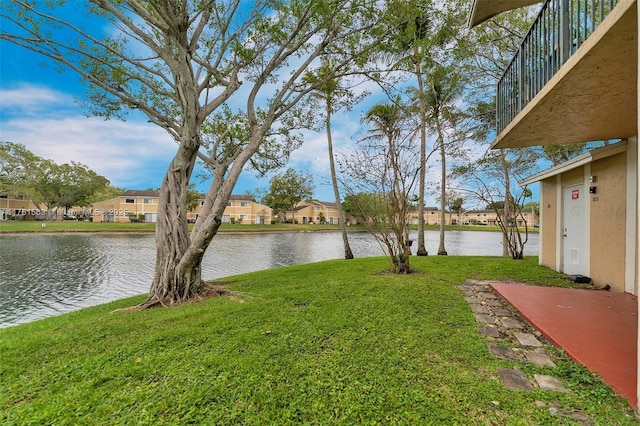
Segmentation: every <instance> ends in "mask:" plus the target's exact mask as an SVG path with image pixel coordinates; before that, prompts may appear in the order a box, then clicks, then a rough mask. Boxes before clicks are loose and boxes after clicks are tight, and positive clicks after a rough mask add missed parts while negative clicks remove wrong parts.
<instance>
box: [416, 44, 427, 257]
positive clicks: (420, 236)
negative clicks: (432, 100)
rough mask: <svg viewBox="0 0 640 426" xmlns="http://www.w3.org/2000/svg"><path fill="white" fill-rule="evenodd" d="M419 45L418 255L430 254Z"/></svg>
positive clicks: (417, 72) (425, 134)
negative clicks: (426, 208)
mask: <svg viewBox="0 0 640 426" xmlns="http://www.w3.org/2000/svg"><path fill="white" fill-rule="evenodd" d="M418 53H419V52H418V47H415V51H414V64H415V68H416V77H417V79H418V102H419V105H420V182H419V193H418V249H417V251H416V255H417V256H428V255H429V253H428V252H427V248H426V245H425V242H424V197H425V180H426V179H427V171H426V168H427V164H426V163H427V117H426V116H427V112H426V106H425V100H424V82H423V81H422V70H421V68H420V62H419V55H418Z"/></svg>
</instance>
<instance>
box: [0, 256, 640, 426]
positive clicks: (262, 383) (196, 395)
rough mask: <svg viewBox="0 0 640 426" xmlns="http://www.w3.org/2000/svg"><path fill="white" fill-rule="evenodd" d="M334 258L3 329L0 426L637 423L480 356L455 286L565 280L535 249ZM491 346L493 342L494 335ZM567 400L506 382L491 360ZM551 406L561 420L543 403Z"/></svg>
mask: <svg viewBox="0 0 640 426" xmlns="http://www.w3.org/2000/svg"><path fill="white" fill-rule="evenodd" d="M412 266H413V267H414V268H415V270H416V273H414V274H410V275H408V276H395V275H390V274H388V273H386V272H385V270H386V269H387V268H388V263H387V261H386V259H384V258H364V259H355V260H352V261H345V260H331V261H325V262H320V263H315V264H308V265H298V266H293V267H286V268H277V269H271V270H267V271H261V272H255V273H250V274H244V275H239V276H235V277H229V278H227V279H226V280H225V285H226V287H227V288H228V289H229V290H232V291H234V292H236V294H237V297H236V298H229V297H219V298H215V299H210V300H207V301H204V302H199V303H191V304H185V305H182V306H178V307H174V308H165V309H155V310H146V311H130V310H119V309H121V308H126V307H128V306H132V305H134V304H136V303H139V302H140V301H141V300H143V297H144V296H138V297H134V298H129V299H124V300H120V301H117V302H113V303H109V304H105V305H100V306H96V307H92V308H87V309H83V310H80V311H76V312H72V313H69V314H64V315H60V316H57V317H53V318H47V319H44V320H39V321H36V322H32V323H28V324H23V325H19V326H15V327H9V328H6V329H0V389H2V391H1V392H0V423H2V424H8V425H12V424H54V423H55V424H160V423H167V424H188V423H197V424H238V423H242V424H300V423H304V424H483V425H484V424H567V423H571V420H572V419H571V417H567V416H566V415H565V414H562V413H581V414H582V415H584V416H586V417H588V418H589V419H591V420H592V421H593V422H594V424H603V425H604V424H636V422H635V420H634V417H633V412H632V410H631V408H629V406H628V405H627V404H626V403H625V402H624V401H623V400H622V399H621V398H619V397H617V396H615V395H614V394H613V392H612V391H611V390H610V389H609V388H608V387H606V386H604V385H603V384H602V383H601V382H600V380H599V379H598V378H597V377H595V376H594V375H592V374H591V373H589V372H587V371H586V370H585V369H583V368H582V367H579V366H577V365H575V364H574V363H573V362H571V361H569V360H568V359H567V358H566V357H565V356H564V355H563V354H562V353H561V352H559V351H553V352H552V353H553V356H554V361H555V362H556V364H558V368H556V369H549V368H545V367H535V366H533V365H529V364H522V363H521V362H520V361H508V360H499V359H497V358H494V357H493V356H491V355H490V353H489V351H488V349H487V346H486V343H487V342H486V338H485V337H484V336H482V335H481V334H480V333H479V332H478V330H477V323H476V321H475V319H474V315H473V312H472V311H471V308H470V306H469V305H468V303H467V302H466V301H465V300H464V299H463V297H462V293H461V292H460V290H459V289H458V288H457V286H458V285H459V284H460V283H462V282H464V281H465V280H466V279H469V278H472V279H487V280H489V279H491V280H515V281H519V282H527V283H531V284H547V285H556V286H568V285H569V282H568V281H567V280H565V279H564V278H563V277H562V276H561V275H560V274H557V273H555V272H553V271H551V270H549V269H547V268H544V267H541V266H539V265H537V259H536V258H527V259H525V260H524V261H513V260H510V259H506V258H500V257H466V256H465V257H439V256H429V257H426V258H417V257H416V258H412ZM498 343H500V342H498ZM498 367H503V368H513V367H518V368H520V369H522V370H523V371H524V373H525V374H526V375H527V376H529V377H532V375H533V374H550V375H554V376H556V377H557V378H559V379H560V380H561V381H562V382H563V383H564V384H565V386H566V387H568V388H569V389H571V394H565V393H554V392H543V391H541V390H535V391H533V392H523V391H513V390H508V389H506V388H505V387H504V386H503V385H502V383H501V382H500V381H499V379H498V377H497V368H498ZM551 406H557V407H560V408H559V410H558V412H557V413H554V412H553V411H552V410H550V409H549V407H551Z"/></svg>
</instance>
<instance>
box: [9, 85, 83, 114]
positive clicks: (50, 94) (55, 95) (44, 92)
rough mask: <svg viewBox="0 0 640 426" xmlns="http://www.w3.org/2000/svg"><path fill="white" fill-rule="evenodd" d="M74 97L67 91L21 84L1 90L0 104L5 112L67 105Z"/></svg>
mask: <svg viewBox="0 0 640 426" xmlns="http://www.w3.org/2000/svg"><path fill="white" fill-rule="evenodd" d="M70 101H72V99H71V98H70V97H69V96H68V95H67V94H65V93H62V92H58V91H56V90H51V89H49V88H47V87H42V86H34V85H20V86H17V87H15V88H12V89H2V90H0V105H1V106H2V110H3V112H4V113H7V112H9V111H11V110H12V109H15V108H17V109H20V110H22V111H23V112H24V109H25V108H26V109H29V110H41V109H44V107H45V106H49V107H51V106H55V105H58V106H60V105H65V104H67V103H68V102H70Z"/></svg>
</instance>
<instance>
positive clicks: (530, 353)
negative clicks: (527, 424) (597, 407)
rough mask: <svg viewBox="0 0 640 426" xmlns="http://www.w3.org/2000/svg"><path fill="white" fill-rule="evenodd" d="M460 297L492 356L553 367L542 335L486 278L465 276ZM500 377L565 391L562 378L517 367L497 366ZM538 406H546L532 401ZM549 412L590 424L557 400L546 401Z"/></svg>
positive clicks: (516, 384)
mask: <svg viewBox="0 0 640 426" xmlns="http://www.w3.org/2000/svg"><path fill="white" fill-rule="evenodd" d="M459 287H460V290H461V291H462V294H463V297H464V299H465V300H466V301H467V302H469V304H470V305H471V310H472V311H473V313H474V315H475V318H476V321H477V322H478V331H479V332H480V333H481V334H483V335H484V336H485V337H486V338H487V348H488V349H489V352H490V353H491V354H492V355H493V356H495V357H496V358H500V359H506V360H511V361H519V362H530V363H532V364H534V365H536V366H538V367H550V368H554V367H555V366H556V365H555V363H554V362H553V360H552V359H551V356H550V355H549V352H548V351H547V348H548V347H549V345H550V343H548V342H547V341H546V340H545V339H544V337H543V336H542V335H541V334H540V333H539V332H538V331H537V330H534V329H533V328H532V327H531V325H530V324H529V323H527V322H526V321H524V320H523V319H522V318H521V317H520V315H519V314H518V313H517V312H515V311H514V310H512V308H511V307H510V306H509V305H508V304H507V303H506V302H505V301H504V300H503V299H502V298H501V297H500V296H499V295H497V294H496V293H494V291H493V289H492V288H491V287H490V285H489V282H488V281H477V280H467V281H466V282H464V283H463V284H461V285H460V286H459ZM497 373H498V376H499V377H500V380H501V381H502V383H503V384H504V385H505V387H507V388H509V389H517V390H523V391H532V390H534V389H536V388H539V389H542V390H544V391H549V392H566V393H570V392H571V391H570V390H569V389H567V388H566V387H565V386H564V385H563V384H562V382H561V381H560V380H559V379H558V378H556V377H553V376H549V375H543V374H534V377H532V378H528V377H526V375H525V374H524V373H523V372H522V371H521V370H520V369H519V368H518V367H517V366H514V367H513V368H511V369H508V368H498V371H497ZM536 405H538V406H546V405H547V403H545V402H543V401H536ZM548 405H549V412H550V413H552V414H553V415H556V416H558V417H560V418H562V419H563V420H567V421H569V422H574V423H576V424H580V425H592V424H593V422H592V421H591V420H590V419H588V418H587V417H586V416H585V415H584V414H582V413H573V412H571V413H564V412H563V411H562V409H561V408H560V407H558V405H557V404H555V403H554V404H548Z"/></svg>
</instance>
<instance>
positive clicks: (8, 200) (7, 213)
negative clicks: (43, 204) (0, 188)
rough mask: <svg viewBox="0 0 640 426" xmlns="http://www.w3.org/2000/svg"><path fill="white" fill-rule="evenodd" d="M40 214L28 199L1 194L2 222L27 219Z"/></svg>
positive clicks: (0, 212) (0, 210)
mask: <svg viewBox="0 0 640 426" xmlns="http://www.w3.org/2000/svg"><path fill="white" fill-rule="evenodd" d="M37 213H40V212H39V211H38V209H37V207H36V205H35V204H33V202H32V201H31V200H29V199H28V198H27V197H25V196H23V195H17V194H0V220H8V219H25V218H30V217H31V216H37Z"/></svg>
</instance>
